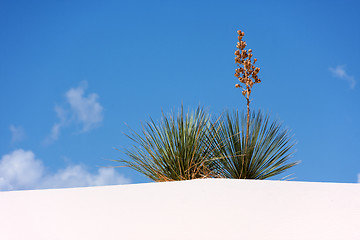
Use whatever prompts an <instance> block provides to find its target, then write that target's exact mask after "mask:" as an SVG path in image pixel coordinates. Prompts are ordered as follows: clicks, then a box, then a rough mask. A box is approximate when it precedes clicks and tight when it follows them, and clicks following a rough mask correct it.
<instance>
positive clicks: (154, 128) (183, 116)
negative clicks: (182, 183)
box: [116, 107, 216, 182]
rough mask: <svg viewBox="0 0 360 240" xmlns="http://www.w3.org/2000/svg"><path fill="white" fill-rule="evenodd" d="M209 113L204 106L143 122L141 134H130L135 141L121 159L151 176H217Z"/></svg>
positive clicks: (175, 178) (167, 178) (159, 179)
mask: <svg viewBox="0 0 360 240" xmlns="http://www.w3.org/2000/svg"><path fill="white" fill-rule="evenodd" d="M210 129H211V127H210V115H209V114H208V113H207V112H206V111H204V110H203V109H202V108H200V107H199V108H198V109H197V110H196V111H194V112H188V113H184V110H183V107H181V110H180V112H179V113H177V114H168V115H166V114H164V113H163V116H162V119H161V120H160V121H159V122H154V121H153V120H150V121H149V122H146V123H145V124H143V127H142V130H141V132H140V133H136V132H135V131H132V133H131V134H130V135H128V137H129V138H130V139H131V140H132V141H133V142H134V143H135V145H134V146H133V147H132V148H129V149H126V150H125V153H126V155H127V156H128V157H129V158H130V159H131V160H116V161H118V162H122V163H123V164H124V165H125V166H127V167H130V168H132V169H134V170H136V171H138V172H140V173H142V174H144V175H145V176H147V177H149V178H150V179H152V180H154V181H157V182H162V181H179V180H190V179H196V178H206V177H214V176H215V172H216V171H215V169H214V166H215V164H214V161H213V155H214V154H213V152H214V149H215V147H214V142H213V141H212V140H211V137H210Z"/></svg>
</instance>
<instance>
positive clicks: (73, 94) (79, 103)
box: [66, 82, 103, 132]
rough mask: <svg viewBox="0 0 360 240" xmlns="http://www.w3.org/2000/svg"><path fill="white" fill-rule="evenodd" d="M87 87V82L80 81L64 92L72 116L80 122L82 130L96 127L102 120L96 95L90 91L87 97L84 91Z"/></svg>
mask: <svg viewBox="0 0 360 240" xmlns="http://www.w3.org/2000/svg"><path fill="white" fill-rule="evenodd" d="M86 88H87V82H82V83H81V85H80V86H79V87H77V88H71V89H70V90H69V91H67V92H66V99H67V101H68V103H69V104H70V107H71V110H72V113H73V117H74V118H75V120H76V121H78V122H80V123H81V124H82V126H83V127H82V131H83V132H86V131H89V130H90V129H92V128H94V127H97V126H98V124H99V123H101V122H102V120H103V114H102V110H103V107H102V106H101V105H100V103H99V102H98V101H97V100H98V95H97V94H96V93H91V94H89V95H88V96H87V97H86V96H84V92H85V90H86Z"/></svg>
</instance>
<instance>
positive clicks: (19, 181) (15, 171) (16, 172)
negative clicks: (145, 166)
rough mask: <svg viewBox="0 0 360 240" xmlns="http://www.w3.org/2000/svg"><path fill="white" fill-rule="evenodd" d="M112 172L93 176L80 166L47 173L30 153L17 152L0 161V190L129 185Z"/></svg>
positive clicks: (107, 169) (110, 169)
mask: <svg viewBox="0 0 360 240" xmlns="http://www.w3.org/2000/svg"><path fill="white" fill-rule="evenodd" d="M129 182H130V181H129V179H126V178H125V177H123V176H122V175H120V174H119V173H117V172H116V171H115V169H114V168H100V169H98V172H97V173H95V174H92V173H90V172H88V171H87V170H86V168H85V167H84V166H82V165H72V166H68V167H66V168H65V169H60V170H58V171H57V172H56V173H53V174H51V173H46V171H45V168H44V166H43V162H42V161H41V160H39V159H36V158H35V154H34V153H33V152H32V151H24V150H22V149H17V150H15V151H13V152H12V153H9V154H6V155H3V156H2V158H1V160H0V190H24V189H42V188H66V187H87V186H103V185H112V184H125V183H129Z"/></svg>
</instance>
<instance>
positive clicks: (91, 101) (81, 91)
mask: <svg viewBox="0 0 360 240" xmlns="http://www.w3.org/2000/svg"><path fill="white" fill-rule="evenodd" d="M86 88H87V82H85V81H84V82H81V84H80V86H79V87H77V88H71V89H69V90H68V91H67V92H66V93H65V97H66V101H67V103H68V105H67V106H64V107H61V106H55V112H56V114H57V116H58V118H59V121H58V122H57V123H55V124H54V125H53V127H52V129H51V133H50V135H49V136H48V137H47V138H46V139H45V143H46V144H49V143H51V142H53V141H55V140H57V139H58V138H59V135H60V131H61V129H62V128H64V127H66V126H69V125H71V124H80V125H81V130H80V131H79V132H80V133H84V132H87V131H90V130H91V129H93V128H95V127H98V126H99V125H100V123H101V122H102V121H103V119H104V117H103V107H102V106H101V104H100V103H99V102H98V98H99V97H98V95H97V94H96V93H91V94H88V95H87V96H86V95H85V90H86Z"/></svg>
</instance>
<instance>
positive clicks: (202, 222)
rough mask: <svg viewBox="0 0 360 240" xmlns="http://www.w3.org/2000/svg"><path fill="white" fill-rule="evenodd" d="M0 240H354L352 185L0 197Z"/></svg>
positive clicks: (162, 187) (224, 182) (357, 219)
mask: <svg viewBox="0 0 360 240" xmlns="http://www.w3.org/2000/svg"><path fill="white" fill-rule="evenodd" d="M0 239H1V240H28V239H31V240H32V239H34V240H58V239H59V240H80V239H81V240H82V239H84V240H95V239H96V240H115V239H116V240H120V239H125V240H127V239H136V240H152V239H154V240H155V239H156V240H173V239H174V240H177V239H179V240H180V239H181V240H187V239H207V240H208V239H214V240H215V239H217V240H219V239H224V240H225V239H226V240H229V239H246V240H258V239H274V240H275V239H276V240H282V239H284V240H285V239H286V240H296V239H301V240H305V239H306V240H309V239H316V240H322V239H323V240H331V239H334V240H359V239H360V184H343V183H308V182H294V181H288V182H286V181H282V182H280V181H259V180H230V179H202V180H192V181H182V182H166V183H147V184H133V185H120V186H105V187H88V188H72V189H50V190H31V191H13V192H0Z"/></svg>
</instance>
